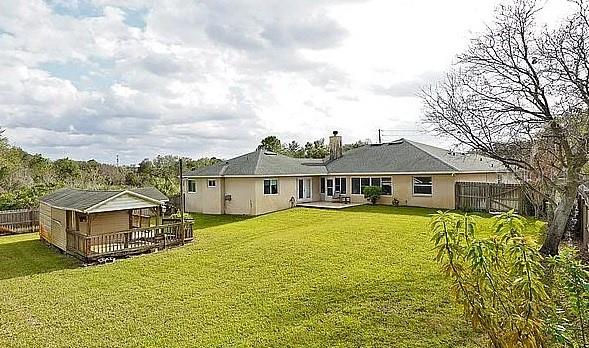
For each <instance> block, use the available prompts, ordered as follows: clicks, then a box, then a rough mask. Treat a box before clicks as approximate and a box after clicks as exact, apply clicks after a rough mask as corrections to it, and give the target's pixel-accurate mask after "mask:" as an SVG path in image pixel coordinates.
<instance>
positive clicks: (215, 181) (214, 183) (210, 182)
mask: <svg viewBox="0 0 589 348" xmlns="http://www.w3.org/2000/svg"><path fill="white" fill-rule="evenodd" d="M215 186H217V180H215V179H209V187H215Z"/></svg>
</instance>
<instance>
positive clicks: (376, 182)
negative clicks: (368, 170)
mask: <svg viewBox="0 0 589 348" xmlns="http://www.w3.org/2000/svg"><path fill="white" fill-rule="evenodd" d="M370 186H378V187H380V178H371V179H370Z"/></svg>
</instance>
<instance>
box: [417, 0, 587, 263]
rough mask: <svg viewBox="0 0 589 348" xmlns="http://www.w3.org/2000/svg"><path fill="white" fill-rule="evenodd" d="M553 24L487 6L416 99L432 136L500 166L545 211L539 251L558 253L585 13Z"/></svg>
mask: <svg viewBox="0 0 589 348" xmlns="http://www.w3.org/2000/svg"><path fill="white" fill-rule="evenodd" d="M570 3H571V5H573V6H571V8H572V9H574V11H572V13H571V14H570V16H569V17H567V18H565V19H564V20H563V21H562V22H561V23H560V25H559V26H557V27H556V28H549V27H547V26H539V25H538V24H537V15H538V12H539V11H541V8H540V7H539V6H537V4H536V2H535V1H534V0H516V1H514V2H513V3H510V4H504V5H500V6H499V7H498V8H497V9H496V16H495V20H494V22H493V23H492V24H491V25H489V26H487V28H486V29H485V30H484V31H483V32H482V33H481V34H479V35H478V36H477V37H475V38H474V39H472V40H471V43H470V46H469V48H468V49H467V50H466V52H464V53H463V54H461V55H459V56H458V59H457V63H456V65H455V67H454V68H453V69H452V71H450V72H449V73H448V74H447V76H446V78H445V79H444V81H442V82H441V83H439V84H437V85H435V86H432V87H430V88H429V89H426V90H425V91H423V93H422V98H423V100H424V105H425V121H426V122H427V123H429V124H430V125H431V126H432V129H433V130H434V131H436V132H438V133H440V134H444V135H449V136H451V137H453V138H454V139H455V140H457V141H458V142H459V143H461V144H464V145H466V146H468V147H471V148H473V149H474V150H476V151H479V152H481V153H483V154H485V155H487V156H490V157H492V158H495V159H497V160H500V161H501V162H503V163H504V164H505V165H506V166H507V167H508V168H509V169H510V170H511V171H513V172H514V173H515V174H516V175H517V176H518V177H520V178H521V179H523V180H524V182H525V183H527V185H528V187H529V188H530V189H532V190H535V191H536V192H538V193H539V194H542V195H544V196H545V198H546V199H547V200H548V202H550V203H551V204H552V206H553V208H554V209H553V213H552V214H551V217H550V221H549V228H548V232H547V236H546V239H545V242H544V244H543V245H542V248H541V252H542V253H544V254H548V255H554V254H557V253H558V247H559V243H560V240H561V239H562V236H563V233H564V230H565V228H566V224H567V221H568V217H569V216H570V213H571V210H572V208H573V206H574V203H575V198H576V194H577V188H578V186H579V184H581V183H583V180H584V178H583V168H584V166H585V165H586V164H587V162H588V150H589V61H588V59H587V53H588V49H589V36H588V35H589V21H588V18H589V15H588V14H589V11H588V7H587V4H586V3H585V2H584V1H583V0H576V1H571V2H570Z"/></svg>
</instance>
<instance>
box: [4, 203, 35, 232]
mask: <svg viewBox="0 0 589 348" xmlns="http://www.w3.org/2000/svg"><path fill="white" fill-rule="evenodd" d="M38 230H39V209H19V210H3V211H0V235H2V234H15V233H29V232H37V231H38Z"/></svg>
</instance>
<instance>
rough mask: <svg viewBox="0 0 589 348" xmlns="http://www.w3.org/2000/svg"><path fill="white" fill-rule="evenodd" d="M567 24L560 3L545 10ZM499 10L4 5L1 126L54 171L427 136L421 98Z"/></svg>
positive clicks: (426, 3) (281, 2)
mask: <svg viewBox="0 0 589 348" xmlns="http://www.w3.org/2000/svg"><path fill="white" fill-rule="evenodd" d="M545 2H546V4H545V6H546V10H545V12H546V13H547V14H548V16H549V17H550V16H552V17H557V16H558V15H559V14H560V13H561V12H562V9H563V8H564V7H562V2H561V1H560V0H545ZM497 4H498V2H497V1H493V0H477V1H472V0H446V1H439V0H394V1H393V0H364V1H361V0H339V1H338V0H296V1H285V0H231V1H228V0H198V1H197V0H168V1H157V0H153V1H152V0H77V1H76V0H71V1H66V0H48V1H41V0H27V1H17V0H8V1H1V2H0V76H1V78H0V127H2V128H4V129H6V132H5V135H6V136H7V137H8V139H9V141H10V142H11V144H14V145H17V146H20V147H22V148H23V149H25V150H26V151H29V152H32V153H42V154H44V155H46V156H48V157H50V158H53V159H55V158H61V157H66V156H67V157H70V158H73V159H77V160H88V159H96V160H100V161H102V162H107V163H114V162H115V160H116V157H117V155H118V156H119V158H120V161H121V163H137V162H139V161H141V160H142V159H143V158H146V157H154V156H155V155H158V154H174V155H182V156H189V157H192V158H199V157H205V156H206V157H211V156H215V157H220V158H230V157H233V156H236V155H239V154H242V153H245V152H248V151H251V150H253V149H255V147H256V146H257V144H258V143H259V142H260V140H261V139H262V138H264V137H265V136H267V135H276V136H278V137H279V138H280V139H282V140H283V141H285V142H289V141H291V140H295V141H298V142H299V143H301V144H304V143H305V142H307V141H312V140H315V139H319V138H327V137H328V136H329V135H330V134H331V132H332V131H333V130H338V131H339V132H340V135H342V136H343V139H344V143H351V142H355V141H357V140H366V139H370V140H371V141H373V142H376V141H377V135H378V129H384V130H386V131H385V132H384V133H383V134H384V137H383V140H384V141H392V140H394V139H396V138H401V137H406V138H410V139H413V140H417V141H422V142H425V143H429V144H432V145H438V146H442V147H450V146H451V145H452V144H451V142H450V140H448V139H441V138H438V137H436V136H435V135H433V134H430V133H427V132H425V129H424V126H423V125H422V124H421V123H420V117H421V114H422V104H421V101H420V99H419V98H418V97H417V95H416V93H417V92H418V91H419V90H420V88H422V87H424V86H427V85H429V84H432V83H435V82H436V81H437V80H439V79H440V78H441V77H442V76H443V75H444V72H445V71H447V70H448V69H450V67H451V65H452V63H453V62H454V60H455V56H456V54H458V53H460V52H461V51H462V50H464V49H465V48H466V47H467V44H468V40H469V38H470V37H472V36H473V35H474V33H476V32H477V31H480V30H482V29H483V28H484V24H485V23H489V22H490V21H491V20H492V15H493V8H494V7H495V6H496V5H497Z"/></svg>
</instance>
